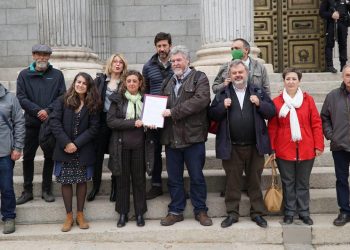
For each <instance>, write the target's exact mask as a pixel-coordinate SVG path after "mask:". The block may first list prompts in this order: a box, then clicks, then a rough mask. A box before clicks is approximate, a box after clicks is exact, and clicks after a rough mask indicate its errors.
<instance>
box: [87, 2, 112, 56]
mask: <svg viewBox="0 0 350 250" xmlns="http://www.w3.org/2000/svg"><path fill="white" fill-rule="evenodd" d="M109 2H110V0H94V1H93V4H92V20H93V24H92V49H93V51H95V52H96V54H98V56H99V58H100V60H101V61H102V62H105V61H106V59H107V58H108V57H109V56H110V54H111V40H110V30H111V29H110V15H109V11H110V4H109Z"/></svg>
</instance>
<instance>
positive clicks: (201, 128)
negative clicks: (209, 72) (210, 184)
mask: <svg viewBox="0 0 350 250" xmlns="http://www.w3.org/2000/svg"><path fill="white" fill-rule="evenodd" d="M170 61H171V66H172V69H173V71H174V75H173V76H172V77H171V78H167V79H166V80H164V82H163V86H162V90H161V94H162V95H165V96H168V103H167V109H166V110H165V111H164V112H163V116H164V117H165V121H164V128H163V131H162V134H161V143H162V144H164V145H165V153H166V165H167V172H168V189H169V193H170V198H171V202H170V204H169V206H168V207H169V209H168V215H167V216H166V217H165V218H163V219H162V220H161V222H160V223H161V225H163V226H170V225H173V224H174V223H176V222H179V221H182V220H183V219H184V217H183V212H184V210H185V206H186V197H185V190H184V181H183V172H184V163H186V167H187V169H188V173H189V175H190V198H191V202H192V205H193V207H194V209H193V210H194V211H193V212H194V215H195V219H196V220H197V221H199V222H200V224H201V225H203V226H211V225H212V220H211V219H210V218H209V217H208V215H207V211H208V208H207V206H206V199H207V188H206V183H205V179H204V175H203V171H202V169H203V167H204V162H205V141H206V139H207V134H208V125H209V122H208V117H207V108H208V105H209V103H210V88H209V81H208V78H207V76H206V75H205V74H204V73H203V72H200V71H196V70H195V69H192V68H190V67H189V63H190V61H189V51H188V49H187V48H186V47H184V46H175V47H173V48H172V50H171V52H170Z"/></svg>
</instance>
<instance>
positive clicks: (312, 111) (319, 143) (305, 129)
mask: <svg viewBox="0 0 350 250" xmlns="http://www.w3.org/2000/svg"><path fill="white" fill-rule="evenodd" d="M303 96H304V100H303V104H302V105H301V107H300V108H297V109H296V111H297V115H298V119H299V125H300V130H301V137H302V140H301V141H299V142H298V143H296V142H293V141H292V135H291V131H290V122H289V115H290V112H289V113H288V115H287V117H285V118H283V117H278V115H279V112H280V110H281V108H282V106H283V104H284V100H283V97H282V94H281V95H279V96H277V97H276V98H275V99H273V102H274V104H275V106H276V112H277V113H276V115H275V116H274V117H273V118H272V119H271V120H269V123H268V131H269V136H270V140H271V147H272V150H274V151H275V153H276V157H278V158H280V159H283V160H288V161H296V160H301V161H303V160H310V159H313V158H315V149H318V150H320V151H323V149H324V141H323V133H322V122H321V118H320V115H319V113H318V111H317V108H316V105H315V101H314V99H313V98H312V97H311V96H310V95H309V94H307V93H303ZM297 144H299V145H298V146H299V150H298V151H299V158H298V159H297Z"/></svg>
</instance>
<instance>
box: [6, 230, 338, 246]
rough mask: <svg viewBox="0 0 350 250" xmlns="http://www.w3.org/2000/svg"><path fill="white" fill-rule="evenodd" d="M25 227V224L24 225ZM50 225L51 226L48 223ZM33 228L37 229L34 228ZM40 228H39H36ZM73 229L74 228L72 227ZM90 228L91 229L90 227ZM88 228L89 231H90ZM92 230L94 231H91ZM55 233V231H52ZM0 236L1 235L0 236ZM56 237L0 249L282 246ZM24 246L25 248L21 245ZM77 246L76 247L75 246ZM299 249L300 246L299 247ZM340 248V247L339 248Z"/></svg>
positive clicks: (10, 243)
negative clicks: (102, 240)
mask: <svg viewBox="0 0 350 250" xmlns="http://www.w3.org/2000/svg"><path fill="white" fill-rule="evenodd" d="M26 227H27V226H26ZM50 227H52V226H51V225H50ZM54 227H55V229H56V231H57V228H58V229H59V228H60V225H58V224H57V225H56V224H54ZM34 230H37V228H35V229H34ZM38 230H40V229H38ZM73 230H74V229H73ZM90 230H91V229H90ZM90 230H89V231H90ZM93 232H94V231H93ZM54 235H56V232H55V233H54ZM0 237H1V236H0ZM55 238H56V237H54V238H53V239H45V240H40V246H38V243H37V241H31V240H30V239H28V240H22V239H21V237H17V238H16V239H11V240H10V241H8V240H7V239H5V240H4V241H0V249H6V250H25V249H36V250H44V249H45V250H46V249H48V248H47V246H49V249H50V250H61V249H65V250H76V249H80V250H83V249H94V250H105V249H132V250H155V249H156V250H162V249H163V250H167V249H172V250H183V249H186V250H198V249H201V250H211V249H220V250H232V249H241V250H251V249H256V250H283V249H284V247H283V245H281V244H275V245H274V244H253V243H236V242H234V243H227V242H222V243H221V242H217V243H186V242H165V243H163V242H160V243H158V242H138V240H137V238H136V239H135V240H134V242H123V241H122V242H96V241H87V242H85V241H80V240H79V235H78V234H77V235H75V237H74V238H72V240H69V241H67V240H65V239H62V240H56V239H55ZM23 246H25V248H24V247H23ZM77 247H78V248H77ZM299 249H300V248H299ZM339 250H340V249H339Z"/></svg>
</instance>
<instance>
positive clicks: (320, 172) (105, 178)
mask: <svg viewBox="0 0 350 250" xmlns="http://www.w3.org/2000/svg"><path fill="white" fill-rule="evenodd" d="M204 176H205V179H206V184H207V191H208V192H215V193H219V192H221V191H223V190H224V189H225V171H224V170H222V169H211V170H204ZM41 178H42V177H41V175H35V176H34V180H33V194H34V196H35V197H40V196H41ZM162 179H163V183H162V186H163V190H164V192H168V187H167V179H168V175H167V172H166V171H163V172H162ZM53 180H55V177H53ZM184 182H185V186H186V189H187V190H189V189H190V188H189V186H190V185H189V183H190V180H189V176H188V172H187V171H186V170H185V172H184ZM335 182H336V179H335V173H334V168H333V167H322V168H313V169H312V173H311V177H310V188H311V189H327V188H335ZM270 183H271V169H264V170H263V174H262V178H261V188H262V189H263V190H266V189H267V188H268V187H269V186H270ZM150 187H151V180H150V177H147V182H146V190H149V189H150ZM91 188H92V183H91V182H88V191H90V190H91ZM14 189H15V194H16V196H17V197H18V196H20V195H21V192H22V191H23V177H22V176H15V177H14ZM242 189H243V190H246V189H247V187H246V184H245V182H243V187H242ZM110 190H111V174H110V173H107V172H106V173H103V174H102V181H101V187H100V192H99V195H109V194H110ZM52 192H53V194H54V195H55V196H58V197H59V196H61V185H60V184H58V183H56V182H55V181H53V186H52Z"/></svg>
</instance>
